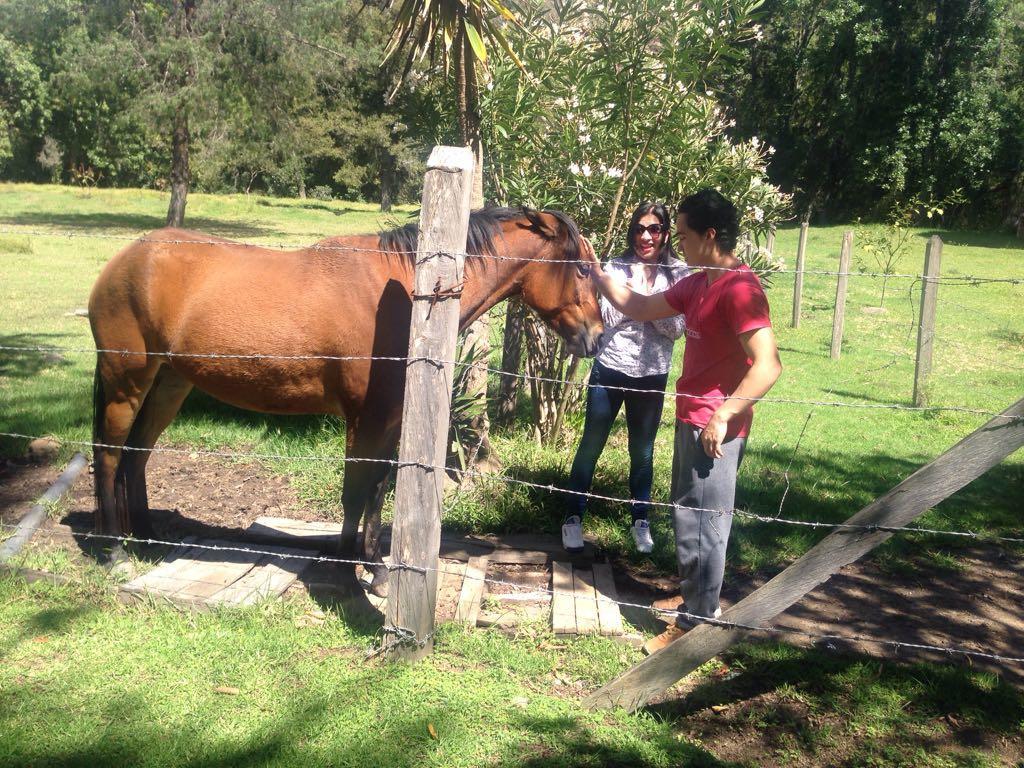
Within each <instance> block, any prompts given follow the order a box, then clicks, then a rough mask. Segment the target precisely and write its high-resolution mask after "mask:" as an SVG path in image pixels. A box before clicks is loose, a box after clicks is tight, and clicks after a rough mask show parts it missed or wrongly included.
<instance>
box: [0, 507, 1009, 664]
mask: <svg viewBox="0 0 1024 768" xmlns="http://www.w3.org/2000/svg"><path fill="white" fill-rule="evenodd" d="M0 528H17V526H14V525H11V524H9V523H0ZM69 534H70V535H71V536H73V537H75V538H85V539H97V540H105V541H116V542H118V543H120V544H141V545H147V546H168V547H187V548H194V549H201V550H209V551H221V552H242V553H245V554H249V555H259V556H261V557H271V558H276V559H285V560H307V561H311V562H317V563H339V564H343V565H362V566H363V567H364V568H369V567H380V566H382V565H383V566H384V567H385V568H387V570H388V571H389V572H391V571H398V570H411V571H415V572H417V573H427V572H430V571H432V572H435V573H437V574H439V575H443V574H446V573H447V574H455V575H460V576H462V577H463V578H465V579H470V580H474V581H482V582H484V583H485V584H494V585H500V586H504V587H510V588H512V589H515V590H532V591H533V592H535V593H544V594H546V595H548V596H550V597H551V598H554V596H555V595H565V596H573V594H574V593H573V592H566V591H564V590H556V589H553V588H552V589H548V588H545V587H538V586H537V585H523V584H518V583H516V582H513V581H508V580H503V579H494V578H491V577H488V576H487V575H486V574H475V573H469V572H468V571H467V572H465V573H463V572H462V571H461V570H450V569H447V568H445V567H443V566H442V567H438V568H431V567H429V566H412V565H407V564H404V563H376V562H370V561H366V560H357V559H348V558H339V557H333V556H329V555H319V554H318V555H300V554H295V553H289V552H275V551H272V550H260V549H256V548H252V547H236V546H230V545H229V546H225V545H221V544H202V543H198V542H189V541H184V540H183V541H167V540H163V539H155V538H136V537H134V536H116V535H113V534H98V533H91V532H90V533H83V532H80V531H69ZM225 586H228V587H229V586H230V585H225ZM595 599H596V600H597V601H599V602H605V603H609V604H614V605H616V606H619V607H621V608H639V609H641V610H649V611H655V612H657V613H659V614H662V615H665V616H673V617H676V618H681V619H684V620H686V621H689V622H694V623H699V624H711V625H713V626H716V627H721V628H722V629H739V630H743V631H746V632H763V633H768V634H774V635H790V636H800V637H805V638H809V639H812V640H816V641H829V642H847V643H856V642H860V643H870V644H873V645H882V646H889V647H892V648H894V649H895V650H896V651H897V652H898V651H899V649H901V648H910V649H913V650H920V651H933V652H937V653H943V654H946V655H950V656H956V655H960V656H966V657H970V658H981V659H987V660H989V661H998V662H1002V663H1011V664H1021V663H1024V658H1022V657H1016V656H1005V655H1002V654H996V653H990V652H987V651H975V650H971V649H967V648H961V647H956V646H949V645H945V646H941V645H929V644H925V643H910V642H904V641H901V640H890V639H885V638H879V637H871V636H867V635H837V634H822V633H815V632H808V631H806V630H800V629H792V628H788V627H762V626H757V625H754V624H745V623H742V622H735V621H728V620H724V619H720V618H717V619H716V618H711V617H707V616H700V615H698V614H694V613H690V612H688V611H683V610H678V609H676V610H673V609H664V608H656V607H654V606H652V605H647V604H645V603H632V602H627V601H623V600H613V599H612V598H610V597H607V596H605V595H598V596H596V597H595ZM402 630H403V628H401V627H390V626H386V627H384V628H383V631H384V632H385V634H395V635H396V640H395V641H394V643H396V644H401V643H404V642H408V641H410V640H412V641H415V642H417V643H419V644H421V645H422V644H425V643H426V642H427V641H429V639H430V637H431V635H428V636H427V637H426V638H418V637H416V635H415V633H411V630H405V632H407V633H410V637H403V632H402ZM431 634H432V633H431ZM385 650H388V648H387V647H385V648H383V649H378V650H377V651H375V652H374V653H375V654H379V653H381V652H383V651H385Z"/></svg>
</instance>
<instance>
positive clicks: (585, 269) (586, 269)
mask: <svg viewBox="0 0 1024 768" xmlns="http://www.w3.org/2000/svg"><path fill="white" fill-rule="evenodd" d="M576 271H577V272H579V273H580V277H590V265H589V264H584V263H583V262H580V263H579V264H577V265H576Z"/></svg>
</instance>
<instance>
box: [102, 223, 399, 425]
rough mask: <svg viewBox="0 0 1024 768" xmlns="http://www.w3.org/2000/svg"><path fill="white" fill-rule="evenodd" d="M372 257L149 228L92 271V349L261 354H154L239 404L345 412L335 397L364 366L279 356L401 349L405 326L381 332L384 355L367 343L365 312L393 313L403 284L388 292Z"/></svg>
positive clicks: (353, 392)
mask: <svg viewBox="0 0 1024 768" xmlns="http://www.w3.org/2000/svg"><path fill="white" fill-rule="evenodd" d="M353 256H354V258H353ZM377 262H378V260H377V259H375V258H373V257H372V256H371V259H370V261H368V260H367V258H365V254H352V253H347V252H345V251H341V250H339V251H331V252H326V253H321V252H319V251H315V250H300V251H279V250H273V249H268V248H261V247H255V246H249V245H246V244H242V243H235V242H232V241H229V240H224V239H221V238H214V237H210V236H209V235H205V234H203V233H201V232H194V231H190V230H183V229H171V228H168V229H161V230H157V231H155V232H152V233H150V234H149V235H147V236H146V237H144V238H141V239H140V240H138V241H136V242H134V243H132V244H131V245H129V246H127V247H126V248H125V249H123V250H122V251H121V252H120V253H118V254H117V255H116V256H114V257H113V258H112V259H111V261H110V262H109V263H108V264H107V266H106V267H105V269H104V270H103V272H102V274H101V275H100V278H99V279H98V280H97V282H96V285H95V287H94V289H93V292H92V296H91V297H90V305H89V311H90V320H91V323H92V326H93V335H94V337H95V339H96V344H97V347H98V348H100V349H117V350H121V349H128V350H140V351H142V350H144V351H146V352H147V353H149V354H150V355H156V356H157V357H160V353H162V352H168V351H175V352H196V353H200V354H204V355H211V354H212V355H217V354H222V355H228V356H231V355H235V356H238V355H243V356H244V355H267V356H271V359H266V360H252V359H234V360H233V359H232V358H230V357H228V358H226V359H213V358H206V357H193V358H190V357H187V356H186V357H174V358H170V357H168V358H167V359H165V360H164V362H166V363H168V364H170V365H171V366H172V367H173V368H175V369H176V370H177V371H178V372H179V373H181V374H182V375H184V376H185V377H186V378H188V379H189V380H190V381H192V382H193V383H194V384H195V385H196V386H199V387H200V388H201V389H204V390H205V391H207V392H209V393H210V394H213V395H214V396H217V397H220V398H221V399H223V400H226V401H228V402H232V403H234V404H236V405H239V406H241V407H247V408H252V409H255V410H262V411H275V412H292V413H296V412H305V413H309V412H335V413H336V412H339V410H340V409H344V410H348V409H347V408H343V402H342V401H344V400H346V399H350V400H351V399H352V398H353V397H354V398H355V400H361V398H362V396H363V395H361V394H360V392H361V391H364V390H365V380H366V379H367V376H368V372H365V373H364V372H361V371H359V370H358V369H361V368H362V367H364V366H362V365H359V364H358V363H357V364H355V365H348V364H346V365H342V366H340V367H339V365H338V364H337V363H336V362H331V361H328V360H322V359H311V360H290V359H287V358H294V357H296V356H358V355H369V354H382V353H383V354H392V355H393V354H403V352H404V349H402V348H400V347H402V346H403V345H404V344H406V343H407V341H406V339H407V338H408V337H407V334H408V331H407V326H406V331H405V336H404V337H402V335H401V334H398V335H396V336H395V340H394V341H393V342H392V341H390V340H389V342H388V344H387V346H388V351H387V352H386V353H384V352H382V351H381V350H380V349H379V347H378V343H379V342H381V340H382V338H381V333H380V331H381V329H380V328H377V327H376V322H377V319H378V318H379V317H381V316H384V317H391V318H395V319H397V317H396V316H398V317H400V316H401V314H403V313H401V312H395V311H387V308H388V307H389V306H390V305H392V304H395V303H396V296H397V302H398V303H402V302H401V299H402V296H400V295H398V294H403V293H404V289H400V290H399V291H398V292H397V294H396V292H395V291H394V290H391V289H389V287H388V286H389V285H392V284H394V283H395V282H396V280H395V276H394V275H389V274H386V273H385V271H383V270H384V265H383V264H377ZM371 264H377V268H376V269H373V268H371ZM399 277H400V279H398V280H397V282H398V283H404V282H405V280H404V278H401V276H399ZM406 301H407V298H406ZM382 310H383V315H381V312H382ZM387 336H388V337H389V339H390V337H391V336H392V334H390V333H388V334H387ZM399 341H400V344H399V346H398V347H395V346H394V344H395V343H398V342H399ZM396 350H397V351H396ZM274 356H278V358H277V359H274ZM142 362H143V361H142V360H136V363H138V364H140V365H141V364H142ZM353 376H355V380H351V379H352V377H353ZM342 382H344V383H342ZM339 386H340V387H342V388H343V389H344V390H345V391H346V393H347V395H346V396H343V395H342V394H341V393H340V392H339V390H338V387H339Z"/></svg>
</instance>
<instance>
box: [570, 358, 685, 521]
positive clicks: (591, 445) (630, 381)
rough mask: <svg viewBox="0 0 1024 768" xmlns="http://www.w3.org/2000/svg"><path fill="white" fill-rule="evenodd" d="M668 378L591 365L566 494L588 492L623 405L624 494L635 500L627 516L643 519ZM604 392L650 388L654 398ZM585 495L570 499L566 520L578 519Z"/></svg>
mask: <svg viewBox="0 0 1024 768" xmlns="http://www.w3.org/2000/svg"><path fill="white" fill-rule="evenodd" d="M667 381H668V373H661V374H655V375H654V376H640V377H634V376H627V375H626V374H624V373H619V372H618V371H614V370H612V369H611V368H605V367H604V366H603V365H601V363H599V362H596V361H595V362H594V367H593V369H592V370H591V373H590V388H589V389H588V390H587V416H586V421H585V422H584V425H583V437H582V438H580V445H579V448H577V449H576V458H575V459H573V462H572V471H571V472H570V473H569V490H572V491H582V492H588V491H589V490H590V485H591V483H592V482H593V480H594V469H595V468H596V467H597V459H598V457H600V455H601V451H603V450H604V445H605V443H606V442H607V441H608V434H609V433H610V432H611V430H612V423H613V422H614V421H615V417H616V416H617V415H618V413H619V408H620V407H622V404H623V403H625V404H626V430H627V432H628V434H629V495H630V498H632V499H634V500H635V501H634V503H633V504H632V505H631V509H630V511H631V512H632V514H633V520H645V519H647V512H648V510H649V509H650V504H646V503H644V502H648V501H650V500H651V483H652V482H653V480H654V437H655V435H657V434H658V425H659V423H660V422H661V410H662V406H663V405H664V403H665V395H664V391H665V383H666V382H667ZM608 387H633V388H634V389H653V390H657V394H650V393H640V392H623V391H622V390H619V389H608ZM586 507H587V499H586V497H585V496H575V495H573V496H570V497H569V504H568V511H567V513H566V514H567V515H579V516H580V517H582V516H583V512H584V510H585V509H586Z"/></svg>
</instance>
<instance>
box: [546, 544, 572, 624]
mask: <svg viewBox="0 0 1024 768" xmlns="http://www.w3.org/2000/svg"><path fill="white" fill-rule="evenodd" d="M551 590H552V592H553V593H554V594H553V595H552V596H551V630H552V631H553V632H554V633H555V634H556V635H574V634H576V601H575V600H574V599H573V583H572V565H571V564H570V563H560V562H558V561H555V562H553V563H551Z"/></svg>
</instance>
